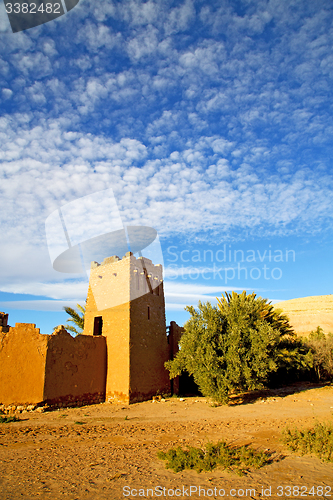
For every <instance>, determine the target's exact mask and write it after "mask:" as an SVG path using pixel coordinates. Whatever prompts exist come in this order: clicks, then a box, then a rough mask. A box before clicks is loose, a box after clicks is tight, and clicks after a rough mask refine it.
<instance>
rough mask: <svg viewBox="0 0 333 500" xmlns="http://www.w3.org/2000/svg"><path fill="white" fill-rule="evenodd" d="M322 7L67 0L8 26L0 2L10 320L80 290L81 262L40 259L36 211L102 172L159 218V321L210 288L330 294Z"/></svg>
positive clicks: (99, 186) (147, 217)
mask: <svg viewBox="0 0 333 500" xmlns="http://www.w3.org/2000/svg"><path fill="white" fill-rule="evenodd" d="M332 20H333V6H332V2H331V0H316V1H315V2H313V0H270V1H266V0H238V1H236V0H229V1H228V0H218V1H213V0H212V1H209V2H208V1H203V0H185V1H171V0H170V1H168V0H161V1H159V0H157V1H152V0H149V1H146V2H141V1H133V0H131V1H126V0H122V1H121V2H120V1H115V0H100V1H97V2H96V0H94V1H93V0H91V1H90V0H81V1H80V3H79V5H78V6H77V7H75V8H74V9H73V10H72V11H70V12H69V13H68V14H67V15H64V16H62V17H60V18H58V19H56V20H54V21H51V22H49V23H47V24H45V25H42V26H39V27H35V28H32V29H29V30H26V31H23V32H19V33H12V32H11V28H10V25H9V21H8V18H7V15H6V12H5V8H4V4H3V3H1V4H0V46H1V50H0V81H1V89H0V113H1V116H0V159H1V166H0V231H1V239H0V257H1V258H0V310H3V311H6V312H9V314H10V316H9V322H10V324H14V323H15V322H16V321H22V322H33V323H37V326H39V327H41V331H42V332H43V333H50V332H51V331H52V328H53V326H55V325H56V324H58V323H61V322H62V323H63V322H64V321H65V319H66V315H65V314H64V313H63V312H60V311H61V309H62V307H63V305H67V304H73V303H74V304H75V303H76V302H81V303H82V302H83V301H84V299H85V295H86V291H87V277H86V275H76V274H64V273H60V272H57V271H55V270H54V269H53V268H52V262H51V260H50V254H49V246H48V241H47V238H46V233H45V221H46V219H47V218H48V217H49V216H50V214H52V213H54V212H55V211H56V210H58V209H59V208H62V209H63V210H65V208H64V207H65V206H66V205H67V204H69V203H71V202H74V201H75V200H78V199H80V198H82V197H88V196H89V195H92V196H93V195H94V193H97V192H100V191H101V192H103V191H104V192H105V190H107V189H109V190H112V192H113V193H114V197H115V200H116V203H117V207H118V210H119V215H120V217H121V220H122V222H123V224H124V226H126V227H127V226H133V225H144V226H150V227H153V228H155V229H156V231H157V232H158V235H159V239H160V243H161V248H162V257H163V264H164V268H165V290H166V299H167V319H168V321H170V320H172V319H175V320H177V321H178V322H179V323H182V322H183V321H184V320H186V318H187V317H188V316H187V315H188V313H186V312H183V308H184V305H186V304H197V302H198V300H212V301H214V300H215V297H216V296H220V295H221V293H222V292H223V291H224V290H243V289H246V290H248V291H251V292H252V291H253V290H254V291H256V292H257V293H258V295H261V296H264V297H267V298H269V299H270V300H273V301H278V300H284V299H290V298H295V297H302V296H307V295H321V294H329V293H331V292H332V277H333V276H332V274H333V273H332V268H333V266H332V215H333V203H332V201H333V200H332V187H333V182H332V158H333V154H332V153H333V121H332V88H333V85H332V84H333V81H332V79H333V49H332V47H333V27H332ZM95 196H96V195H95ZM97 196H98V195H97ZM101 196H102V195H101ZM102 197H103V196H102ZM93 226H94V218H93V217H91V218H90V219H89V216H88V217H87V216H84V217H83V216H82V224H81V227H82V228H84V231H87V234H88V233H89V228H91V227H93ZM143 254H145V252H144V251H143Z"/></svg>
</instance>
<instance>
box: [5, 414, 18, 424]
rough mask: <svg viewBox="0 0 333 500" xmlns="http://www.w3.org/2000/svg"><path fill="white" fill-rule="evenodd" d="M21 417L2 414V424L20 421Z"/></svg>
mask: <svg viewBox="0 0 333 500" xmlns="http://www.w3.org/2000/svg"><path fill="white" fill-rule="evenodd" d="M19 421H20V419H19V418H18V417H15V416H6V415H5V416H2V415H0V424H8V423H9V422H19Z"/></svg>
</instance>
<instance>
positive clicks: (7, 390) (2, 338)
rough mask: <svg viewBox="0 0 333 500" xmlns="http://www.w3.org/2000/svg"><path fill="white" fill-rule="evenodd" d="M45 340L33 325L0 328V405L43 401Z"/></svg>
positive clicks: (22, 324) (23, 324) (46, 338)
mask: <svg viewBox="0 0 333 500" xmlns="http://www.w3.org/2000/svg"><path fill="white" fill-rule="evenodd" d="M48 340H49V336H48V335H41V334H40V333H39V329H38V328H36V325H34V324H30V323H16V325H15V327H0V403H2V404H4V405H9V404H15V405H18V404H19V405H25V404H36V403H39V402H41V401H43V395H44V382H45V365H46V354H47V345H48Z"/></svg>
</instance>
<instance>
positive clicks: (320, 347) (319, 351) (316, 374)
mask: <svg viewBox="0 0 333 500" xmlns="http://www.w3.org/2000/svg"><path fill="white" fill-rule="evenodd" d="M305 343H306V345H307V346H308V348H309V350H310V354H311V368H312V373H313V378H314V379H315V380H316V381H318V382H321V381H325V380H328V381H332V380H333V335H332V333H328V334H327V335H325V333H324V332H323V329H322V328H321V327H320V326H318V327H317V329H316V330H315V331H312V332H311V333H310V335H309V338H308V339H306V340H305Z"/></svg>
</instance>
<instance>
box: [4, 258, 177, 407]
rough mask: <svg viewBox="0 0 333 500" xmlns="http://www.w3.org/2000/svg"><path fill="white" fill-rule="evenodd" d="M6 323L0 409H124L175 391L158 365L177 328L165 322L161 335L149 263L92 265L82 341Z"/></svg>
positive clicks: (155, 270)
mask: <svg viewBox="0 0 333 500" xmlns="http://www.w3.org/2000/svg"><path fill="white" fill-rule="evenodd" d="M7 323H8V314H5V313H0V404H2V405H5V406H8V405H23V406H24V407H26V406H28V405H34V404H35V405H43V404H48V405H49V406H55V407H56V406H66V405H76V404H89V403H96V402H101V401H104V400H107V401H112V402H120V403H123V404H124V403H125V404H129V403H133V402H136V401H143V400H146V399H150V398H151V397H152V396H154V395H156V394H163V393H164V394H169V393H170V392H171V389H173V391H174V392H177V389H178V381H177V380H176V381H173V384H171V382H170V380H169V376H168V372H167V370H166V369H165V367H164V363H165V361H167V360H168V359H172V358H173V356H174V354H175V353H176V352H177V350H178V343H179V340H180V336H181V334H182V331H183V329H182V328H181V327H178V325H176V323H175V322H171V325H170V327H168V335H167V328H166V322H165V302H164V291H163V278H162V266H160V265H154V264H153V263H152V262H151V260H149V259H146V258H144V257H140V258H138V259H136V258H135V256H134V255H133V254H132V253H130V252H129V253H128V254H126V255H125V256H124V257H123V258H122V259H119V257H116V256H114V257H109V258H107V259H104V261H103V262H102V263H101V264H98V263H97V262H93V263H92V267H91V272H90V280H89V289H88V296H87V302H86V315H85V328H84V332H83V335H79V336H77V337H76V338H73V337H71V335H70V334H69V333H68V332H66V330H65V329H64V328H63V327H61V326H60V327H58V329H57V330H56V331H55V332H54V333H53V334H52V335H42V334H40V332H39V329H37V328H36V327H35V325H34V324H27V323H16V325H15V327H10V326H8V324H7Z"/></svg>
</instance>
